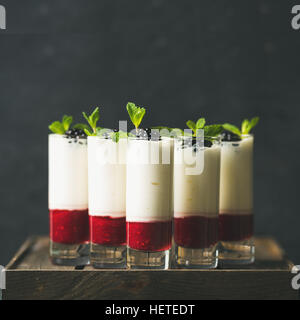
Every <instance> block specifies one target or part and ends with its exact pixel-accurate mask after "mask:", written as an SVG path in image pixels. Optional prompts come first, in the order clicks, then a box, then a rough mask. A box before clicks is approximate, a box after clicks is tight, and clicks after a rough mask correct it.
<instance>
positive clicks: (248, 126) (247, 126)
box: [223, 117, 259, 137]
mask: <svg viewBox="0 0 300 320" xmlns="http://www.w3.org/2000/svg"><path fill="white" fill-rule="evenodd" d="M258 122H259V117H254V118H252V119H251V120H248V119H245V120H244V121H243V122H242V125H241V129H239V128H238V127H237V126H235V125H233V124H230V123H224V124H223V128H224V129H225V130H227V131H230V132H232V133H234V134H236V135H238V136H239V137H241V136H242V135H246V134H249V133H250V131H251V130H252V129H253V128H254V127H255V126H256V125H257V124H258Z"/></svg>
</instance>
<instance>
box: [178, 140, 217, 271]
mask: <svg viewBox="0 0 300 320" xmlns="http://www.w3.org/2000/svg"><path fill="white" fill-rule="evenodd" d="M200 141H201V140H200ZM174 152H175V159H174V162H175V164H174V242H175V265H177V267H182V268H203V269H208V268H216V267H217V265H218V250H217V244H218V214H219V186H220V154H221V148H220V141H219V139H218V138H215V137H211V138H209V140H205V141H204V145H203V142H202V145H201V143H200V144H199V143H198V142H197V141H196V140H195V139H192V138H191V137H181V138H177V139H176V140H175V151H174Z"/></svg>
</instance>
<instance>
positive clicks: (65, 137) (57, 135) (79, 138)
mask: <svg viewBox="0 0 300 320" xmlns="http://www.w3.org/2000/svg"><path fill="white" fill-rule="evenodd" d="M48 137H53V138H61V139H68V140H83V141H86V140H87V137H86V138H83V137H77V138H72V137H69V136H67V135H66V134H59V133H54V132H51V133H49V134H48Z"/></svg>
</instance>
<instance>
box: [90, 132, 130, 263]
mask: <svg viewBox="0 0 300 320" xmlns="http://www.w3.org/2000/svg"><path fill="white" fill-rule="evenodd" d="M126 148H127V139H120V140H119V141H118V142H115V141H113V140H112V139H111V138H108V136H107V137H106V138H104V137H88V172H89V178H88V180H89V216H90V255H91V264H92V265H93V266H94V267H95V268H125V267H126Z"/></svg>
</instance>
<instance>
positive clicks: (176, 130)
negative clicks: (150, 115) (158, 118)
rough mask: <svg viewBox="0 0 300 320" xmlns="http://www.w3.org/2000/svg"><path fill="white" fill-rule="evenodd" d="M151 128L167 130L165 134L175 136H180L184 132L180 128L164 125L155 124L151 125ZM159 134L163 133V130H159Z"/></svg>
mask: <svg viewBox="0 0 300 320" xmlns="http://www.w3.org/2000/svg"><path fill="white" fill-rule="evenodd" d="M151 129H154V130H159V131H161V130H168V132H169V134H168V135H167V134H166V135H165V136H174V137H177V136H182V135H183V134H184V131H183V130H182V129H180V128H170V127H164V126H155V127H151ZM160 134H162V135H164V132H160Z"/></svg>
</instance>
